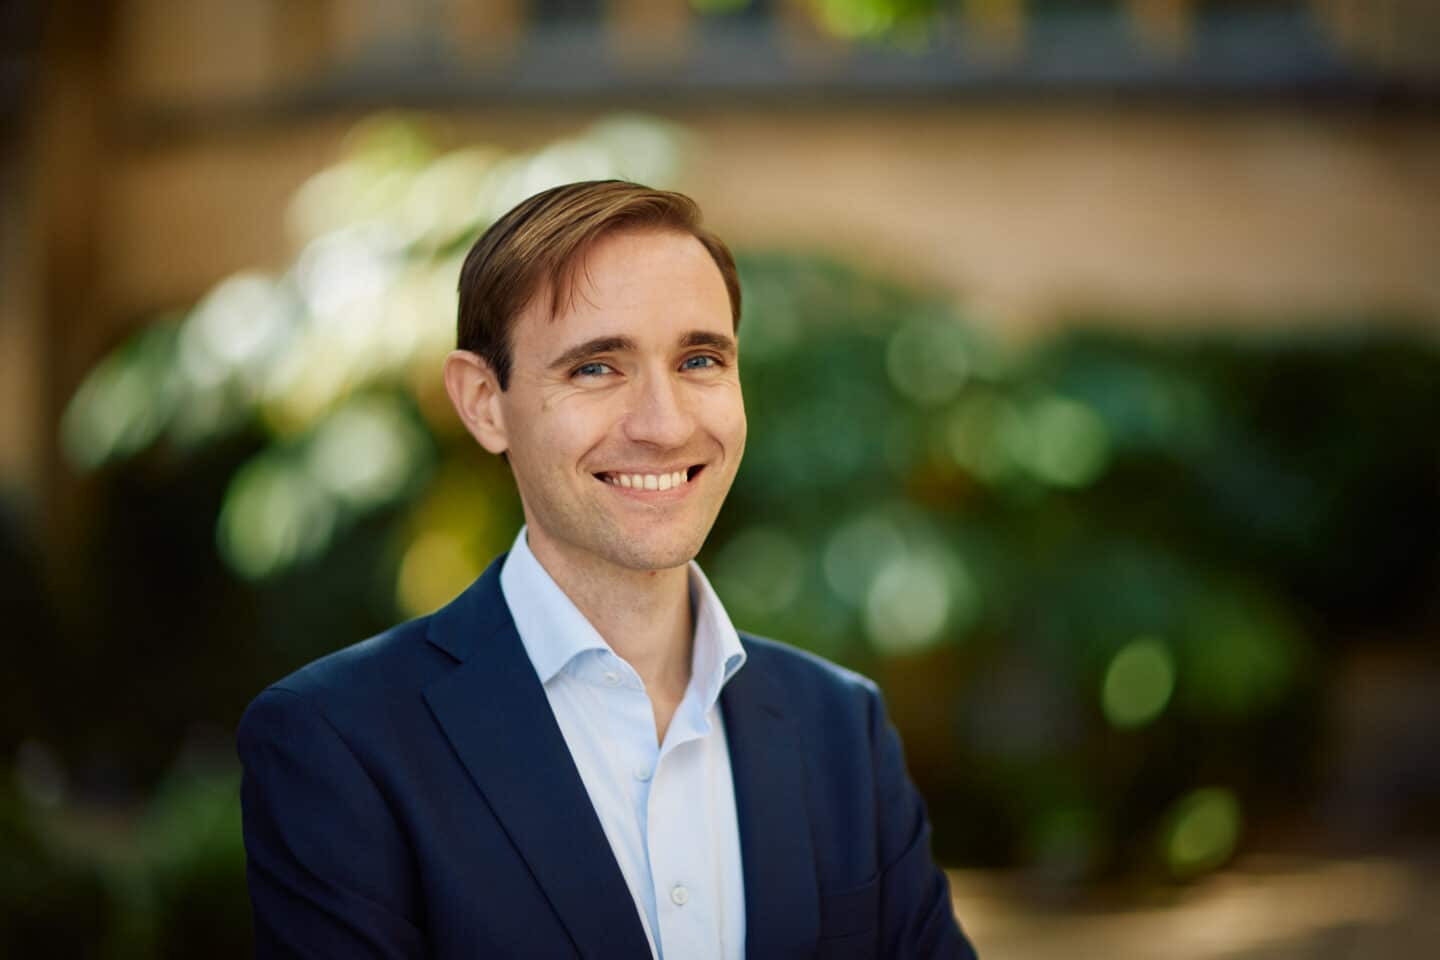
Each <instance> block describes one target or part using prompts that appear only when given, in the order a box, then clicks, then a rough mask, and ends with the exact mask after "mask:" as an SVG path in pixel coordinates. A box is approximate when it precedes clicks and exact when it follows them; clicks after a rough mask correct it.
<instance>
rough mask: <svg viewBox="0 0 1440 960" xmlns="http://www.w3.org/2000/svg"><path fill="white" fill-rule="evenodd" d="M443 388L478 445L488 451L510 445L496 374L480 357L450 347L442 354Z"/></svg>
mask: <svg viewBox="0 0 1440 960" xmlns="http://www.w3.org/2000/svg"><path fill="white" fill-rule="evenodd" d="M445 392H446V393H448V394H449V395H450V403H451V404H452V405H453V406H454V407H455V413H456V414H458V415H459V417H460V422H461V423H463V424H465V429H466V430H469V431H470V435H471V436H473V437H474V438H475V439H476V440H478V441H479V442H480V446H482V447H484V448H485V449H486V450H489V451H490V452H491V453H504V452H505V451H506V450H508V449H509V448H510V439H509V434H508V433H506V431H505V416H504V413H503V411H501V409H500V393H501V390H500V378H499V377H497V376H496V375H495V370H494V369H493V368H492V367H491V366H490V364H489V363H487V362H486V360H485V358H484V357H481V356H480V355H479V354H476V353H471V352H470V351H469V350H452V351H450V355H449V356H447V357H446V358H445Z"/></svg>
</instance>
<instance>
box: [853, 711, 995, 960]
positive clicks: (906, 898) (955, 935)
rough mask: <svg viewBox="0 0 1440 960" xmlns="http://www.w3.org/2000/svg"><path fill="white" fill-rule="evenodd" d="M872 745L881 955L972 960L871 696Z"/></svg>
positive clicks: (922, 815) (926, 823)
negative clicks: (878, 863) (878, 849)
mask: <svg viewBox="0 0 1440 960" xmlns="http://www.w3.org/2000/svg"><path fill="white" fill-rule="evenodd" d="M870 743H871V749H872V750H873V751H874V764H875V766H874V769H875V776H876V791H877V800H878V804H877V809H878V813H879V819H880V826H879V830H880V864H881V870H880V953H881V955H882V956H885V957H896V958H911V957H914V958H924V960H975V950H974V948H973V947H972V946H971V945H970V942H969V940H967V939H966V937H965V935H964V934H963V933H962V932H961V931H960V925H959V923H958V922H957V921H956V919H955V911H954V908H953V906H952V904H951V901H950V884H949V882H948V881H947V880H946V879H945V874H944V873H943V872H942V871H941V870H940V868H939V867H937V866H936V865H935V861H934V860H933V859H932V858H931V855H930V820H929V817H928V816H927V815H926V812H925V801H924V800H923V799H922V798H921V796H920V793H919V791H917V790H916V789H915V785H914V784H913V783H911V782H910V776H909V774H908V773H907V772H906V770H905V757H904V753H903V751H902V749H901V746H900V736H899V734H898V733H897V732H896V730H895V727H894V725H893V724H892V723H891V722H890V720H889V718H888V716H887V715H886V713H885V706H884V702H883V701H882V700H881V698H880V695H879V693H878V691H877V692H874V693H873V694H872V698H871V711H870Z"/></svg>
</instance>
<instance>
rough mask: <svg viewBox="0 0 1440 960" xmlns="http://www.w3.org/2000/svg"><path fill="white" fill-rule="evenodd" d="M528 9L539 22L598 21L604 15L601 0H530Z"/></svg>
mask: <svg viewBox="0 0 1440 960" xmlns="http://www.w3.org/2000/svg"><path fill="white" fill-rule="evenodd" d="M530 9H531V11H533V19H534V20H535V21H537V22H540V23H545V22H552V23H554V22H563V23H599V22H600V21H601V20H602V19H603V18H604V15H605V10H604V4H603V3H602V2H601V0H530Z"/></svg>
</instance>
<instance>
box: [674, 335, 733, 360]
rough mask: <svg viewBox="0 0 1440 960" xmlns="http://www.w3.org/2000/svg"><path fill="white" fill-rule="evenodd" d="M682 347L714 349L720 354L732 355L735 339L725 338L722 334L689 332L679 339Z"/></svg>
mask: <svg viewBox="0 0 1440 960" xmlns="http://www.w3.org/2000/svg"><path fill="white" fill-rule="evenodd" d="M680 346H682V347H714V348H715V349H716V350H719V351H721V352H722V353H730V354H733V353H734V352H735V338H734V337H727V336H726V335H725V334H723V333H711V332H710V331H709V330H691V331H690V332H689V333H687V334H685V336H683V337H681V338H680Z"/></svg>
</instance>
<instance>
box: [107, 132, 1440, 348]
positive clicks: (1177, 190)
mask: <svg viewBox="0 0 1440 960" xmlns="http://www.w3.org/2000/svg"><path fill="white" fill-rule="evenodd" d="M670 118H671V119H674V120H677V121H679V122H680V123H681V124H683V125H684V126H686V127H687V128H688V129H690V130H691V131H692V132H693V133H694V135H695V136H694V140H693V148H692V150H691V153H690V160H689V164H688V167H687V171H686V174H685V180H684V183H683V184H682V186H683V187H685V188H686V189H689V190H691V191H693V192H694V193H695V194H696V195H697V196H698V197H699V198H700V199H701V200H702V202H703V204H704V206H705V207H706V209H707V211H708V214H709V216H710V218H711V220H712V222H713V223H715V224H716V225H717V226H719V227H720V228H721V229H722V230H724V232H725V234H726V235H727V236H728V237H730V238H731V239H732V241H733V242H734V243H735V244H737V245H740V246H784V247H790V248H795V247H800V248H817V249H824V250H829V251H832V252H834V253H836V254H837V255H840V256H845V257H849V258H852V259H857V260H859V261H861V262H865V263H871V264H875V265H877V266H878V267H879V268H880V269H882V270H885V271H887V272H893V273H895V274H897V275H900V276H903V277H906V278H908V279H912V280H914V281H916V282H920V283H924V284H931V285H935V286H938V287H941V288H944V289H947V290H952V291H954V292H955V294H956V295H957V296H959V297H962V298H964V299H967V300H969V301H972V302H974V303H976V304H977V305H979V306H980V307H981V310H980V312H979V314H978V316H979V317H980V319H982V320H988V321H993V322H997V323H1004V324H1014V323H1019V324H1023V325H1024V326H1026V327H1030V326H1033V325H1036V324H1039V325H1042V326H1043V325H1045V324H1048V323H1050V322H1053V321H1054V320H1056V319H1058V318H1059V317H1061V316H1062V315H1063V314H1064V312H1065V311H1067V310H1070V309H1074V308H1095V309H1102V310H1116V311H1123V312H1128V313H1133V314H1135V315H1136V316H1137V318H1138V317H1140V316H1141V315H1145V314H1149V315H1152V316H1154V317H1156V318H1157V319H1162V320H1166V321H1177V320H1178V321H1180V322H1183V321H1184V319H1185V317H1186V316H1191V317H1194V318H1195V319H1196V321H1197V322H1198V321H1200V320H1204V321H1205V322H1209V321H1210V320H1211V319H1214V318H1215V317H1217V316H1219V315H1223V314H1232V315H1251V316H1254V315H1263V314H1271V315H1275V316H1281V315H1290V314H1297V313H1298V314H1306V313H1309V314H1315V315H1321V314H1343V313H1347V312H1373V311H1374V310H1375V309H1376V308H1377V307H1393V308H1397V309H1401V310H1409V311H1412V312H1415V313H1418V314H1424V315H1427V316H1429V317H1431V318H1440V270H1437V269H1436V268H1435V258H1436V254H1437V252H1440V127H1437V126H1436V125H1435V124H1433V123H1430V122H1428V121H1426V120H1424V119H1423V118H1421V117H1419V116H1414V117H1406V116H1393V117H1389V118H1374V117H1366V116H1363V115H1359V114H1349V113H1332V114H1307V113H1304V112H1300V111H1282V110H1269V111H1258V110H1257V111H1250V112H1240V113H1237V112H1234V111H1219V110H1216V111H1213V112H1201V111H1196V110H1189V111H1184V112H1179V111H1173V112H1167V111H1164V110H1159V109H1153V110H1140V109H1131V110H1109V111H1100V110H1091V109H1086V108H1081V107H1068V108H1066V107H1032V108H1026V109H1020V110H1009V111H1005V110H999V109H986V108H975V107H972V108H964V109H962V108H941V107H933V108H924V109H919V108H912V109H895V108H887V109H883V110H882V109H874V110H863V109H839V108H836V109H827V110H812V111H808V112H800V111H774V110H771V111H767V110H762V109H752V110H744V111H739V110H737V111H733V112H723V113H717V112H706V113H689V114H687V113H676V114H671V115H670ZM588 119H589V117H588V116H584V115H579V114H574V115H564V114H551V115H549V116H547V117H544V118H534V117H526V116H523V115H521V114H519V113H507V112H492V113H479V114H476V115H473V116H469V117H465V118H462V119H454V118H452V119H450V120H447V121H444V122H443V123H442V124H441V128H442V130H444V131H445V133H446V135H447V136H448V137H450V138H453V139H454V140H456V141H465V140H472V139H473V140H485V141H492V142H499V143H502V144H507V145H511V146H525V145H530V144H533V143H537V142H543V141H544V140H545V139H546V138H547V137H550V136H555V135H560V134H564V133H568V132H573V131H574V130H575V129H577V128H579V127H580V126H581V125H583V124H584V123H585V122H586V121H587V120H588ZM346 128H347V122H346V121H343V120H330V121H324V122H320V123H313V124H307V125H304V126H295V127H289V128H281V129H264V130H255V131H251V132H248V133H232V134H227V135H224V136H215V137H212V138H203V137H202V138H198V139H195V140H193V141H190V142H188V143H185V144H183V145H177V146H173V147H169V148H164V149H150V150H146V151H139V152H134V153H131V154H127V155H123V156H122V157H121V158H120V160H119V163H118V165H117V167H116V169H115V173H114V176H113V178H111V181H110V187H109V192H110V197H111V200H110V203H109V204H108V211H107V215H106V219H105V223H104V225H103V231H102V239H101V244H100V245H101V249H102V250H103V251H104V255H103V263H104V269H103V273H102V282H103V287H104V297H103V299H104V300H105V301H106V302H108V304H109V305H110V306H109V309H108V310H107V311H106V312H107V314H108V315H109V316H110V317H111V318H112V319H113V322H121V323H124V322H128V321H131V320H133V319H138V318H139V317H141V316H143V315H144V314H146V313H147V312H149V311H153V310H155V309H157V308H161V307H164V306H168V305H173V304H180V303H184V302H187V301H188V300H191V299H193V298H194V297H195V296H196V295H197V294H199V293H200V292H201V291H203V290H204V289H205V287H207V286H208V285H209V284H210V283H212V282H213V281H214V280H215V279H216V278H218V277H220V276H222V275H224V274H225V273H227V272H229V271H232V270H236V269H239V268H241V267H246V266H256V265H262V266H263V265H271V266H273V265H276V264H278V263H281V262H284V260H285V259H286V258H287V256H288V252H287V250H286V247H285V243H284V237H283V223H282V219H283V211H284V204H285V201H286V199H287V197H288V196H289V195H290V193H291V192H292V191H293V190H294V189H295V188H296V187H297V186H298V185H299V184H300V183H301V182H302V181H303V179H304V178H305V177H306V176H307V175H308V174H309V173H311V172H313V171H314V170H315V169H317V168H318V167H320V166H322V165H323V164H325V163H326V162H328V161H330V160H331V159H333V158H334V156H335V154H336V152H337V151H338V149H339V143H340V140H341V138H342V136H343V134H344V131H345V129H346ZM1221 318H1222V319H1223V317H1221Z"/></svg>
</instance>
